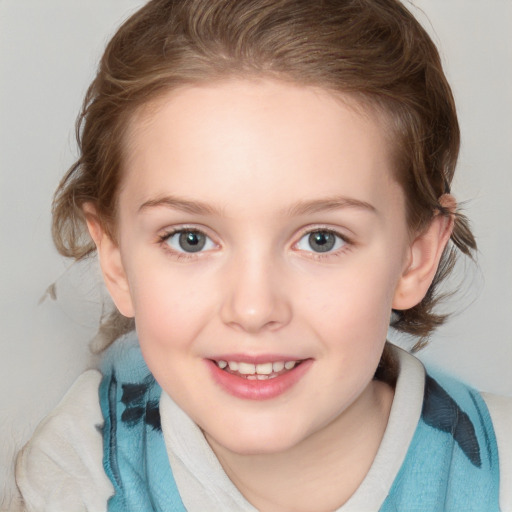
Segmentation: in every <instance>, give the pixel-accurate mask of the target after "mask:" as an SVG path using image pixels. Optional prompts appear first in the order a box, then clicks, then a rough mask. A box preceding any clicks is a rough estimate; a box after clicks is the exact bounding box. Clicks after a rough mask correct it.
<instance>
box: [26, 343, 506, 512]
mask: <svg viewBox="0 0 512 512" xmlns="http://www.w3.org/2000/svg"><path fill="white" fill-rule="evenodd" d="M395 352H396V354H397V357H398V359H399V365H400V374H399V378H398V382H397V386H396V390H395V398H394V401H393V406H392V409H391V414H390V418H389V422H388V426H387V429H386V432H385V435H384V438H383V440H382V443H381V446H380V448H379V451H378V453H377V455H376V457H375V460H374V463H373V465H372V467H371V469H370V471H369V473H368V474H367V476H366V478H365V480H364V481H363V482H362V484H361V485H360V487H359V488H358V489H357V491H356V492H355V493H354V495H353V496H352V497H351V498H350V499H349V500H348V502H347V503H345V505H343V506H342V507H341V508H340V509H339V512H347V511H349V512H350V511H358V512H361V511H363V512H364V511H377V510H383V511H385V512H388V511H390V510H398V511H401V510H407V511H414V510H421V511H422V512H423V511H429V510H432V511H437V510H485V511H486V512H491V511H492V510H498V460H497V450H496V446H497V444H496V441H495V439H494V429H493V427H492V425H491V422H490V417H489V415H488V413H487V408H486V407H485V404H484V402H483V400H482V399H481V397H480V396H479V395H478V394H477V393H475V392H474V391H472V390H469V389H468V388H467V387H466V386H463V385H461V384H459V383H457V382H456V381H453V380H451V379H446V378H444V377H443V378H441V377H439V376H437V375H435V376H434V377H431V376H426V374H425V371H424V369H423V366H422V365H421V363H420V362H419V361H418V360H417V359H415V358H414V357H412V356H410V355H409V354H407V353H405V352H403V351H401V350H399V349H396V350H395ZM103 372H104V374H105V378H103V381H102V384H101V386H100V396H101V397H102V407H103V410H104V413H105V414H106V416H107V421H106V422H105V425H104V427H103V435H104V436H105V440H106V442H105V443H104V446H105V455H106V463H105V470H106V473H107V474H108V475H109V476H110V478H111V481H112V482H113V484H112V483H111V481H110V480H108V479H107V478H106V476H105V472H104V471H103V469H102V467H101V453H100V454H99V455H98V452H101V445H102V443H101V434H100V433H99V432H98V431H97V430H96V429H95V428H94V424H95V423H96V424H99V423H100V422H101V415H98V408H97V407H94V393H97V392H98V384H99V381H100V379H101V376H100V375H99V374H98V373H97V372H89V373H88V374H86V375H84V376H83V377H82V378H81V379H80V380H79V381H78V383H77V385H76V387H75V388H74V389H73V391H72V392H70V394H68V395H67V397H65V399H64V400H63V403H62V404H61V405H60V406H59V407H60V410H58V411H57V412H56V414H55V415H52V416H51V417H50V418H49V420H46V422H44V423H43V424H42V425H41V426H40V427H39V428H38V431H37V432H36V434H35V435H34V437H33V439H32V441H31V442H30V443H29V445H27V447H26V448H25V449H24V451H23V452H22V455H21V457H20V459H19V463H18V473H17V477H18V482H19V485H20V488H21V491H22V493H23V496H24V498H25V500H26V502H27V505H28V510H38V511H44V510H51V511H52V512H59V511H60V510H63V511H64V510H67V511H69V510H73V511H74V510H89V511H100V510H102V511H104V510H107V508H106V507H107V500H108V498H109V497H110V496H111V495H112V494H113V492H114V488H115V490H116V492H117V494H116V497H114V498H112V499H111V500H110V501H109V509H108V510H109V511H116V510H127V511H128V510H137V511H144V510H160V509H161V510H185V508H184V507H186V510H189V511H201V512H202V511H205V510H208V511H212V512H215V511H223V512H226V511H230V510H233V511H242V512H245V511H251V512H254V511H255V510H256V509H255V508H254V507H253V506H252V505H251V504H250V503H248V502H247V501H246V500H245V498H244V497H243V496H242V495H241V494H240V493H239V492H238V490H237V489H236V487H235V486H234V485H233V483H232V482H231V481H230V480H229V479H228V477H227V476H226V474H225V473H224V471H223V470H222V467H221V465H220V463H219V461H218V460H217V458H216V457H215V455H214V454H213V452H212V451H211V449H210V448H209V445H208V443H207V442H206V440H205V438H204V436H203V434H202V433H201V431H200V429H199V428H198V427H197V426H196V425H195V424H194V423H193V422H192V421H191V420H190V418H188V417H187V415H186V414H185V413H184V412H183V411H182V410H181V409H180V408H179V407H178V406H177V405H176V404H175V403H174V402H173V401H172V400H171V398H170V397H169V396H168V395H167V394H166V393H162V392H161V391H160V389H159V387H158V385H157V384H156V383H155V382H154V380H153V379H152V377H151V375H150V374H149V371H148V370H147V368H146V367H145V364H144V362H143V360H142V358H141V356H140V352H139V350H138V346H137V341H136V338H135V337H134V336H128V337H126V338H125V339H124V340H123V341H122V343H119V342H118V343H117V344H116V346H115V347H113V349H112V350H111V351H110V353H109V356H108V357H107V361H106V362H105V364H104V366H103ZM425 383H426V384H427V385H426V386H425ZM87 386H89V387H88V390H89V391H87V392H86V391H85V389H86V388H87ZM445 388H446V389H448V390H449V394H447V393H445V392H444V389H445ZM425 390H426V393H425ZM75 392H76V393H75ZM424 395H425V396H426V400H424V399H423V398H424ZM450 395H453V396H450ZM96 397H97V394H96ZM454 398H455V400H454ZM493 400H494V402H493ZM488 402H489V404H491V402H492V406H491V411H495V412H493V420H494V421H495V423H496V419H495V418H499V422H498V423H499V425H497V423H496V425H497V426H496V428H495V429H496V432H497V433H498V435H499V440H498V445H499V448H500V461H499V465H501V466H502V468H501V470H502V475H501V476H502V482H501V484H502V485H501V489H500V491H499V492H500V493H501V496H500V500H501V509H502V510H505V511H507V510H512V505H511V502H510V491H512V489H511V488H510V482H509V483H506V479H507V478H510V477H512V475H510V474H508V472H509V470H510V467H509V466H507V462H506V461H511V460H512V450H511V448H510V442H509V447H508V448H507V447H506V444H505V442H502V440H503V439H508V437H507V436H506V433H505V435H504V436H503V434H502V432H505V430H506V429H507V425H508V429H509V430H510V426H512V405H511V403H510V400H505V401H503V402H500V403H497V402H499V399H493V398H491V399H488ZM78 403H80V404H81V406H84V404H85V407H86V409H87V410H89V409H88V408H90V409H91V411H92V412H93V414H92V416H91V417H93V419H94V421H93V422H92V423H91V422H90V423H87V422H86V423H84V424H80V425H79V426H78V428H75V427H73V425H72V423H71V419H72V418H73V416H74V415H75V414H77V413H78V412H79V411H80V407H76V408H75V405H77V404H78ZM440 408H441V409H442V410H444V411H448V412H449V413H450V414H448V415H446V414H445V415H441V416H439V414H438V412H439V410H440ZM114 411H115V413H114ZM422 411H423V413H422ZM496 411H498V412H496ZM507 414H509V415H510V416H509V417H508V418H507V416H506V415H507ZM420 417H421V419H420ZM447 418H449V421H447ZM62 424H64V425H65V427H64V428H61V425H62ZM454 426H457V428H453V427H454ZM59 429H60V433H59V435H58V436H56V435H55V431H56V430H57V431H58V430H59ZM77 431H78V432H82V431H84V432H85V434H86V435H85V439H86V440H87V443H88V444H89V445H90V447H92V448H94V449H93V450H92V452H91V451H90V450H89V448H87V449H86V448H85V445H84V444H83V443H80V442H79V438H80V436H79V435H78V433H77ZM452 431H453V435H452ZM94 432H95V437H94V435H93V434H94ZM468 432H469V434H470V435H469V436H468V435H467V434H468ZM52 434H53V435H52ZM63 434H64V436H63V437H64V441H61V442H60V443H59V442H58V439H60V438H61V437H62V435H63ZM92 439H94V441H92ZM509 441H510V440H509ZM59 444H61V445H62V444H63V445H64V446H58V445H59ZM92 445H94V446H92ZM98 447H99V450H98ZM502 447H504V448H503V449H502ZM67 452H70V453H71V455H69V454H68V453H67ZM91 453H93V454H94V455H87V454H91ZM114 455H115V456H114ZM98 459H100V460H99V461H98ZM146 460H150V461H151V464H146V463H145V461H146ZM113 462H114V463H113ZM429 464H430V465H431V466H430V469H428V468H429ZM116 466H117V467H116ZM48 468H49V469H50V470H48ZM76 468H78V469H79V471H76ZM480 468H482V469H480ZM503 468H505V471H506V473H503ZM59 469H60V471H61V472H66V475H68V477H69V478H68V479H67V480H66V481H65V484H66V485H64V486H63V485H62V484H61V482H62V481H61V480H60V479H59V478H60V477H59ZM443 469H444V470H445V473H444V474H442V473H441V471H442V470H443ZM41 470H43V471H41ZM75 473H77V474H76V475H75V476H76V477H80V476H81V477H82V478H79V480H80V482H79V483H77V482H76V479H75V478H74V476H73V475H74V474H75ZM148 475H149V476H148ZM426 475H427V476H428V478H430V480H429V481H426V480H425V476H426ZM119 476H121V478H120V479H119ZM89 477H91V478H89ZM504 477H505V478H504ZM146 479H149V481H150V485H149V486H147V484H146V482H145V480H146ZM71 480H75V481H73V482H71ZM93 481H94V482H95V483H94V485H92V484H91V482H93ZM123 481H124V482H123ZM174 481H175V482H176V487H173V485H172V483H173V482H174ZM68 482H69V485H70V487H69V489H71V491H70V493H68V496H63V495H62V493H63V491H62V490H61V491H57V492H60V493H61V495H52V496H50V497H46V498H43V497H42V496H44V492H45V489H46V493H47V490H48V489H53V488H55V489H56V490H57V489H63V488H64V489H65V488H67V483H68ZM127 482H129V485H127ZM448 482H450V484H451V485H452V489H447V490H446V489H443V490H442V492H440V488H439V484H441V483H443V484H445V485H447V484H448ZM162 483H165V485H162ZM146 487H147V488H148V489H149V493H148V491H146ZM477 488H479V489H478V491H477ZM177 489H179V493H178V491H177ZM453 490H455V491H456V492H452V491H453ZM134 491H135V492H134ZM445 491H446V492H445ZM470 491H475V495H476V497H472V498H471V500H470V501H469V502H467V503H466V504H465V505H464V507H462V505H461V503H462V502H461V500H462V499H465V496H466V494H465V493H467V492H470ZM476 491H477V492H476ZM145 493H148V494H145ZM411 493H412V496H413V498H412V500H411V499H410V500H409V501H408V502H407V501H404V499H405V500H406V499H409V498H408V496H411ZM507 493H508V494H507ZM70 494H73V495H70ZM90 494H94V495H95V496H94V497H95V498H96V501H94V502H93V501H92V499H93V497H92V496H89V495H90ZM123 494H125V495H126V499H127V500H135V501H132V503H134V505H133V507H132V508H127V505H126V504H125V503H122V502H121V499H122V496H123ZM388 495H389V497H388ZM404 496H405V497H404ZM446 496H448V498H446V499H447V500H448V501H443V500H445V497H446ZM467 496H469V494H467ZM467 496H466V498H467ZM439 497H441V501H439V499H438V498H439ZM73 499H74V500H75V501H74V502H73ZM477 499H483V503H484V504H485V505H484V508H482V502H481V503H480V504H478V502H477V501H476V500H477ZM51 500H53V502H52V501H51ZM59 500H60V501H59ZM137 500H138V501H137ZM169 500H171V501H173V502H174V505H173V506H174V508H171V506H170V505H169ZM181 500H182V501H183V504H184V506H183V505H182V503H181ZM436 500H437V501H436ZM457 500H458V501H457ZM507 500H508V501H507ZM71 503H73V505H71ZM151 503H152V504H151ZM158 503H165V506H163V505H162V506H161V508H160V509H159V508H158V506H159V505H158ZM78 504H79V505H78ZM466 505H467V506H466ZM31 507H32V508H31ZM116 507H117V508H116ZM123 507H124V508H123ZM152 507H154V508H152Z"/></svg>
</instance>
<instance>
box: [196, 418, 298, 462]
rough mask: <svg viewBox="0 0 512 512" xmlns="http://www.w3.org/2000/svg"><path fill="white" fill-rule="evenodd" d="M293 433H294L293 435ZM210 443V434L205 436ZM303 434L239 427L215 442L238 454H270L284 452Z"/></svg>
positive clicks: (286, 430)
mask: <svg viewBox="0 0 512 512" xmlns="http://www.w3.org/2000/svg"><path fill="white" fill-rule="evenodd" d="M294 434H295V435H294ZM206 437H207V439H208V441H209V442H210V444H212V443H211V440H212V436H209V435H207V436H206ZM304 437H305V436H301V435H299V433H298V432H297V433H294V432H291V431H290V429H289V428H288V429H286V428H284V429H283V428H277V429H276V428H274V429H272V428H261V426H260V425H258V426H256V427H254V426H250V427H245V428H244V427H239V428H237V429H236V432H234V433H233V435H231V436H225V435H224V436H220V437H219V438H216V439H215V440H214V443H215V444H218V445H221V446H223V447H224V448H225V449H227V450H229V451H230V452H232V453H236V454H238V455H271V454H276V453H282V452H285V451H287V450H289V449H291V448H292V447H294V446H296V445H297V444H299V443H300V442H301V441H302V439H303V438H304Z"/></svg>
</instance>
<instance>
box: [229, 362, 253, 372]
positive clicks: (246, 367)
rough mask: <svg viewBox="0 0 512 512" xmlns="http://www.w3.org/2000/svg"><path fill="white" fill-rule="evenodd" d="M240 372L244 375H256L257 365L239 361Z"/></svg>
mask: <svg viewBox="0 0 512 512" xmlns="http://www.w3.org/2000/svg"><path fill="white" fill-rule="evenodd" d="M229 367H230V368H231V363H229ZM231 369H232V368H231ZM238 372H239V373H241V374H242V375H254V373H256V365H254V364H250V363H238Z"/></svg>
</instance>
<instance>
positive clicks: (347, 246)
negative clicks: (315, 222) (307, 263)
mask: <svg viewBox="0 0 512 512" xmlns="http://www.w3.org/2000/svg"><path fill="white" fill-rule="evenodd" d="M312 233H328V234H331V235H334V236H335V237H337V238H339V239H340V240H341V241H342V242H343V245H342V246H341V247H340V248H338V249H335V250H333V251H326V252H324V253H322V252H315V251H307V250H304V251H302V250H301V249H297V250H299V251H301V252H304V253H305V254H307V257H308V258H312V259H315V260H317V261H318V260H324V259H326V258H333V257H339V256H343V255H344V254H346V253H347V252H348V251H350V250H351V249H352V247H353V246H354V242H353V241H352V240H351V239H350V238H349V237H347V236H346V235H345V234H342V233H340V232H339V231H336V230H334V229H330V228H326V227H322V226H315V227H314V228H310V229H307V230H306V231H304V232H303V233H301V235H300V237H299V240H298V241H297V242H295V243H294V244H293V247H296V246H297V245H298V243H299V242H300V241H301V240H302V239H303V238H304V237H306V236H308V235H311V234H312Z"/></svg>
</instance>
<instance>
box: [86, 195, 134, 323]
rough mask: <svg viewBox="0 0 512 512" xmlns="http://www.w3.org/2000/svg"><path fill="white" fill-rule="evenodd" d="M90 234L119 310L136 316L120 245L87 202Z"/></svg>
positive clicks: (129, 316) (125, 314) (106, 283)
mask: <svg viewBox="0 0 512 512" xmlns="http://www.w3.org/2000/svg"><path fill="white" fill-rule="evenodd" d="M83 211H84V215H85V219H86V222H87V228H88V230H89V234H90V235H91V238H92V239H93V241H94V243H95V245H96V249H97V252H98V259H99V262H100V266H101V272H102V274H103V279H104V281H105V285H106V287H107V289H108V291H109V293H110V296H111V297H112V300H113V301H114V304H115V305H116V307H117V309H118V310H119V312H120V313H121V314H122V315H123V316H126V317H128V318H132V317H133V316H134V312H133V304H132V300H131V294H130V287H129V284H128V279H127V277H126V272H125V269H124V266H123V261H122V258H121V251H120V249H119V245H118V244H117V243H116V242H115V241H114V240H112V238H111V237H110V235H109V234H108V233H107V232H106V231H105V229H104V227H103V225H102V223H101V221H100V219H99V217H98V215H97V213H96V209H95V207H94V206H93V205H92V204H90V203H86V204H85V205H84V206H83Z"/></svg>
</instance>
